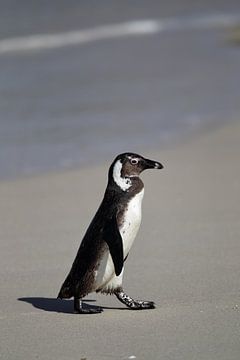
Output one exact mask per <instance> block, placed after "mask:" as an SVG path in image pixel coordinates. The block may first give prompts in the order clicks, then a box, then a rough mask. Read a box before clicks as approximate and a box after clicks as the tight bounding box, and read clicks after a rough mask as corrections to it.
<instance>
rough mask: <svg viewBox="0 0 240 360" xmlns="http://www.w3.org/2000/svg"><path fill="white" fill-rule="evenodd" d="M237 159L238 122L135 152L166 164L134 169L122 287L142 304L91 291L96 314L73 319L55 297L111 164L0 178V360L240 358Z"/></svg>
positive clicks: (68, 307)
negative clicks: (140, 186) (138, 198)
mask: <svg viewBox="0 0 240 360" xmlns="http://www.w3.org/2000/svg"><path fill="white" fill-rule="evenodd" d="M139 152H141V151H140V150H139ZM239 154H240V122H239V121H238V122H235V123H231V124H228V125H225V126H224V127H220V128H218V129H217V130H216V129H212V130H209V131H206V132H204V133H201V134H198V135H195V136H193V137H191V138H190V139H185V141H184V142H182V143H180V144H178V145H176V146H174V147H173V148H168V149H165V150H163V151H161V152H160V151H158V150H157V149H156V150H155V151H151V152H149V153H146V152H145V153H144V154H142V155H144V156H147V157H152V158H153V159H155V160H158V161H160V162H162V163H163V164H164V169H163V170H161V171H149V172H146V173H144V174H143V176H142V178H143V181H144V183H145V198H144V202H143V221H142V225H141V228H140V231H139V234H138V236H137V239H136V241H135V243H134V246H133V248H132V251H131V253H130V256H129V258H128V261H127V264H126V268H125V280H124V286H125V291H126V292H127V293H128V294H129V295H130V296H132V297H135V298H142V299H145V300H153V301H155V302H156V305H157V307H156V309H154V310H149V311H131V310H128V309H126V308H125V307H124V306H123V305H122V304H121V303H119V302H118V301H117V299H116V298H115V297H113V296H104V295H99V294H91V295H89V296H88V297H87V298H86V299H85V300H86V302H85V304H86V306H89V305H91V306H96V305H97V306H103V307H104V312H103V313H102V314H97V315H74V314H72V305H73V303H72V300H69V301H67V300H65V301H64V300H62V301H61V300H57V299H56V296H57V294H58V291H59V288H60V286H61V283H62V282H63V280H64V278H65V276H66V274H67V272H68V271H69V269H70V266H71V264H72V261H73V259H74V257H75V254H76V251H77V249H78V246H79V243H80V241H81V238H82V236H83V234H84V232H85V230H86V228H87V226H88V224H89V222H90V220H91V219H92V216H93V215H94V213H95V211H96V209H97V207H98V205H99V203H100V201H101V199H102V196H103V192H104V190H105V185H106V180H107V171H108V166H109V164H108V163H104V164H102V165H99V166H95V167H85V168H83V169H81V170H72V171H65V172H59V173H50V174H45V175H41V176H35V177H29V178H23V179H18V180H14V181H2V182H0V198H1V202H0V231H1V239H0V273H1V277H0V282H1V285H0V288H1V297H0V320H1V330H0V332H1V347H0V357H1V359H31V360H32V359H44V360H48V359H49V360H50V359H51V360H52V359H59V360H60V359H62V360H63V359H64V360H65V359H68V360H70V359H74V360H75V359H87V360H96V359H139V360H145V359H164V360H166V359H168V360H175V359H176V360H188V359H189V360H193V359H197V360H200V359H201V360H203V359H204V360H221V359H222V360H235V359H236V360H239V356H240V342H239V334H240V300H239V289H240V281H239V272H240V261H239V257H240V251H239V234H240V222H239V217H240V203H239V193H240V167H239ZM115 155H116V154H113V157H114V156H115Z"/></svg>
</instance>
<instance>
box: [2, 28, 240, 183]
mask: <svg viewBox="0 0 240 360" xmlns="http://www.w3.org/2000/svg"><path fill="white" fill-rule="evenodd" d="M239 67H240V47H237V46H234V45H233V44H231V43H230V42H228V41H226V30H224V29H218V30H216V29H215V30H214V29H208V30H207V29H205V30H203V29H202V30H186V31H181V32H171V33H164V34H155V35H151V36H145V37H136V38H129V39H128V38H124V39H117V40H116V39H115V40H108V41H101V42H96V43H92V44H88V45H84V46H79V47H68V48H62V49H59V50H52V51H50V50H49V51H43V52H35V53H26V54H12V55H8V56H0V69H1V71H0V115H1V116H0V178H1V179H7V178H15V177H18V176H24V175H29V174H36V173H42V172H46V171H49V170H61V169H62V168H72V167H81V166H86V165H87V166H88V165H91V164H96V163H98V162H99V161H104V160H108V161H111V159H112V158H113V157H115V155H116V154H117V153H119V152H123V151H135V152H140V153H146V152H147V151H150V150H153V149H163V148H164V147H165V146H172V145H173V144H174V143H175V141H177V140H178V139H179V137H181V138H183V139H185V138H186V137H188V136H191V134H192V133H193V132H197V131H199V130H201V129H203V128H208V127H209V126H211V127H212V126H220V125H221V124H223V123H226V122H230V121H231V120H235V121H236V120H238V119H239V120H240V116H239V114H240V102H239V98H240V97H239V95H240V91H239V84H240V69H239Z"/></svg>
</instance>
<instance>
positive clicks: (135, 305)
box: [115, 291, 155, 310]
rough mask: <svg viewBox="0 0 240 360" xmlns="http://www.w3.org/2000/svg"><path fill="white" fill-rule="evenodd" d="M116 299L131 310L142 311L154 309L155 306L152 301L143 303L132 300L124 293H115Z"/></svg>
mask: <svg viewBox="0 0 240 360" xmlns="http://www.w3.org/2000/svg"><path fill="white" fill-rule="evenodd" d="M115 295H116V297H117V298H118V300H119V301H121V303H123V304H124V305H126V306H127V307H129V308H130V309H132V310H144V309H154V308H155V304H154V302H153V301H143V300H134V299H132V298H131V297H130V296H128V295H127V294H125V292H124V291H118V292H115Z"/></svg>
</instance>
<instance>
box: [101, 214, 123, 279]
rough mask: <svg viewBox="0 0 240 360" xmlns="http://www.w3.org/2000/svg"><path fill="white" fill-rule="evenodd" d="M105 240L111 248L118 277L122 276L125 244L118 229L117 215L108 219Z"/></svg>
mask: <svg viewBox="0 0 240 360" xmlns="http://www.w3.org/2000/svg"><path fill="white" fill-rule="evenodd" d="M103 239H104V240H105V241H106V243H107V244H108V247H109V251H110V254H111V257H112V261H113V264H114V268H115V273H116V275H117V276H118V275H120V274H121V271H122V268H123V261H124V260H123V243H122V237H121V234H120V232H119V229H118V224H117V217H116V214H114V215H113V217H112V218H111V219H108V220H107V221H106V223H105V225H104V228H103Z"/></svg>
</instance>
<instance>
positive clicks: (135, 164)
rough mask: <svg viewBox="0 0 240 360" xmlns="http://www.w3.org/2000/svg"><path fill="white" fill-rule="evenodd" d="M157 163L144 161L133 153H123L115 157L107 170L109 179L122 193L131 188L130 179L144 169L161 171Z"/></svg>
mask: <svg viewBox="0 0 240 360" xmlns="http://www.w3.org/2000/svg"><path fill="white" fill-rule="evenodd" d="M162 168H163V165H162V164H160V162H158V161H154V160H150V159H146V158H144V157H143V156H141V155H138V154H135V153H123V154H120V155H118V156H117V157H116V159H115V160H114V161H113V163H112V165H111V167H110V169H109V179H110V178H112V179H113V180H114V182H115V183H116V184H117V185H118V186H119V187H120V188H121V189H122V190H124V191H126V190H127V189H128V188H130V187H131V178H134V177H138V176H139V175H140V174H141V172H142V171H144V170H146V169H162Z"/></svg>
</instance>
